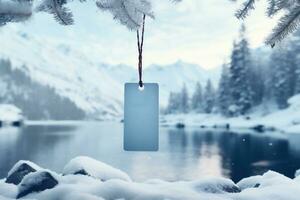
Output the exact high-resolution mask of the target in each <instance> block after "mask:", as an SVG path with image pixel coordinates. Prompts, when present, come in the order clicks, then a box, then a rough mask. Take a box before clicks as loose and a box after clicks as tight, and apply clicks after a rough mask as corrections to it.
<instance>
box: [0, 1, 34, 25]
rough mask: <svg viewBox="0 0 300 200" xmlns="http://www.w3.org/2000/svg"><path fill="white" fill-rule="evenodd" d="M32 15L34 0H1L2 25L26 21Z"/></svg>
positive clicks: (0, 22)
mask: <svg viewBox="0 0 300 200" xmlns="http://www.w3.org/2000/svg"><path fill="white" fill-rule="evenodd" d="M31 15H32V0H0V26H3V25H5V24H6V23H8V22H20V21H25V20H27V19H28V18H30V17H31Z"/></svg>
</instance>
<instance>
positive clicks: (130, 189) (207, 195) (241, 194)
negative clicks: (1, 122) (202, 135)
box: [0, 157, 300, 200]
mask: <svg viewBox="0 0 300 200" xmlns="http://www.w3.org/2000/svg"><path fill="white" fill-rule="evenodd" d="M74 160H75V161H74ZM74 160H73V162H70V163H69V164H68V165H69V167H70V168H71V169H72V168H77V169H80V168H79V167H77V166H79V165H80V163H79V162H87V163H88V164H86V163H84V164H83V163H82V164H83V165H88V166H89V172H90V173H91V174H98V173H99V168H98V167H99V166H102V167H101V168H102V170H104V171H110V170H111V169H114V168H113V167H110V166H108V165H107V164H104V163H101V162H98V161H95V160H93V159H89V158H87V157H79V158H76V159H74ZM72 163H73V164H72ZM74 163H75V164H74ZM99 163H101V164H100V165H99ZM74 165H75V166H74ZM103 165H104V166H105V167H103ZM107 167H108V168H107ZM108 169H109V170H108ZM114 170H115V169H114ZM12 171H13V170H12ZM71 171H74V170H71ZM123 178H124V177H122V176H119V177H116V178H114V179H108V180H107V181H100V180H99V179H96V178H94V177H92V176H81V175H68V176H62V175H58V174H56V173H55V172H51V171H45V170H39V171H37V172H33V173H30V174H28V175H26V176H25V177H24V179H23V180H22V182H21V184H20V185H19V186H16V185H14V184H7V183H5V182H4V180H0V199H1V200H8V199H9V200H12V199H16V198H17V197H22V199H24V200H29V199H38V200H53V199H59V200H70V199H72V200H104V199H135V200H153V199H155V200H166V199H168V200H182V199H189V200H262V199H263V200H298V199H299V196H300V179H299V178H297V177H296V178H295V179H290V178H287V177H285V176H283V175H281V174H279V173H276V172H273V171H269V172H267V173H265V174H263V175H260V176H253V177H249V178H246V179H243V180H241V181H240V182H239V183H238V184H235V183H233V182H232V181H231V180H229V179H225V178H213V177H207V178H203V179H200V180H195V181H176V182H168V181H163V180H157V179H155V180H149V181H146V182H134V181H127V180H123Z"/></svg>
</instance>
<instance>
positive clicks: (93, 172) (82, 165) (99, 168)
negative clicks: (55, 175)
mask: <svg viewBox="0 0 300 200" xmlns="http://www.w3.org/2000/svg"><path fill="white" fill-rule="evenodd" d="M63 174H64V175H69V174H82V175H89V176H92V177H94V178H98V179H100V180H102V181H107V180H109V179H120V180H125V181H131V180H130V178H129V176H128V175H127V174H126V173H124V172H122V171H121V170H119V169H116V168H113V167H111V166H109V165H107V164H105V163H102V162H100V161H97V160H94V159H92V158H89V157H84V156H80V157H76V158H74V159H72V160H71V161H70V162H69V163H68V164H67V165H66V166H65V168H64V170H63Z"/></svg>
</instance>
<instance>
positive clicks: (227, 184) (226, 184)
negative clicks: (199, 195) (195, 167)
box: [191, 178, 241, 194]
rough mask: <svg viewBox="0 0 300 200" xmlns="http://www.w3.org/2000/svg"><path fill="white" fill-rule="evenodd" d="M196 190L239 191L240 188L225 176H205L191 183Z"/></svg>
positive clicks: (213, 191)
mask: <svg viewBox="0 0 300 200" xmlns="http://www.w3.org/2000/svg"><path fill="white" fill-rule="evenodd" d="M191 185H192V186H193V187H194V188H195V189H196V190H197V191H200V192H205V193H214V194H221V193H239V192H241V189H240V188H239V186H237V185H236V184H235V183H234V182H233V181H231V180H228V179H225V178H206V179H204V180H200V181H196V182H193V183H192V184H191Z"/></svg>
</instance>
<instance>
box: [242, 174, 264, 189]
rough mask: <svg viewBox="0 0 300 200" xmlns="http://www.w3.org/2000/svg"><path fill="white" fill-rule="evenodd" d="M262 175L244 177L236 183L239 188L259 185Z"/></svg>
mask: <svg viewBox="0 0 300 200" xmlns="http://www.w3.org/2000/svg"><path fill="white" fill-rule="evenodd" d="M261 180H262V176H251V177H249V178H244V179H242V180H240V182H238V183H237V185H238V186H239V187H240V189H241V190H244V189H247V188H257V187H259V186H260V183H261Z"/></svg>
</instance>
